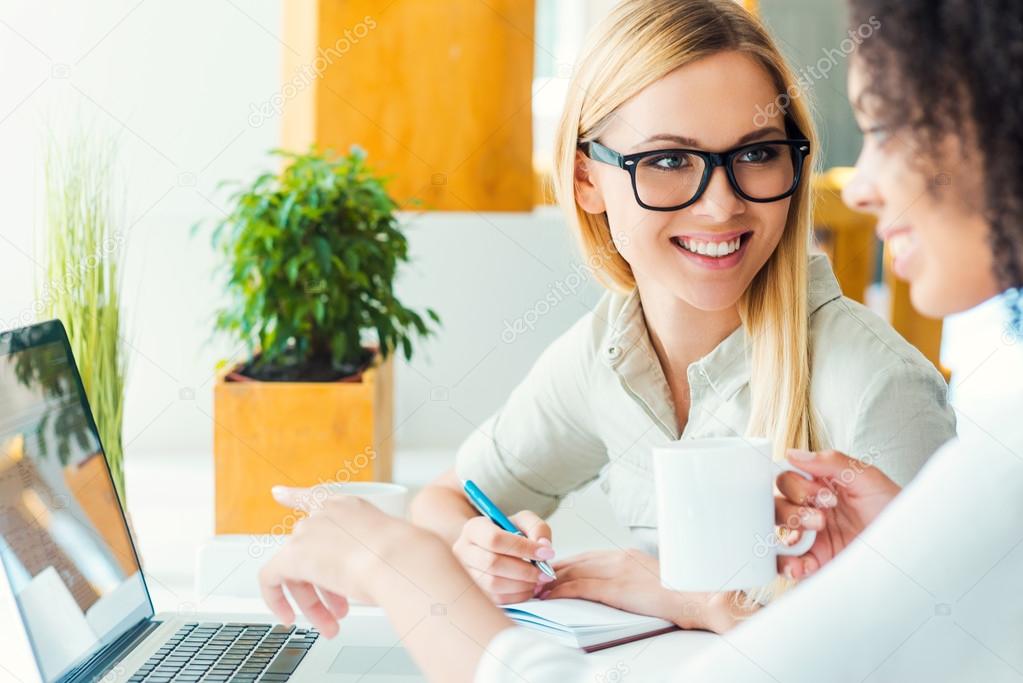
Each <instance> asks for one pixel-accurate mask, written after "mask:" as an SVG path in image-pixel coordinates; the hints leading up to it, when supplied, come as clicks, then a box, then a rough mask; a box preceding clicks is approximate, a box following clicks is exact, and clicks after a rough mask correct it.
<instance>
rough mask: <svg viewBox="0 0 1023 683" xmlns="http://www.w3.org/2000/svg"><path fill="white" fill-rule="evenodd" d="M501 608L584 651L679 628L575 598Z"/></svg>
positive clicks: (511, 604) (661, 621)
mask: <svg viewBox="0 0 1023 683" xmlns="http://www.w3.org/2000/svg"><path fill="white" fill-rule="evenodd" d="M503 608H504V611H505V613H506V614H507V615H508V617H509V618H510V619H511V620H512V621H514V622H515V623H516V624H519V625H520V626H525V627H527V628H532V629H536V630H537V631H542V632H543V633H546V634H548V635H549V636H551V637H552V638H553V639H554V640H557V641H558V642H560V643H561V644H563V645H568V646H569V647H577V648H580V649H582V650H585V651H586V652H596V651H597V650H603V649H604V648H606V647H614V646H615V645H623V644H625V643H631V642H632V641H634V640H641V639H643V638H649V637H651V636H656V635H660V634H662V633H667V632H668V631H674V630H675V629H676V628H678V627H677V626H676V625H675V624H673V623H672V622H670V621H666V620H665V619H658V618H657V617H647V616H643V615H641V614H633V613H632V612H625V611H623V610H620V609H616V608H614V607H609V606H607V605H604V604H601V603H599V602H590V601H589V600H578V599H576V598H553V599H551V600H536V599H534V600H527V601H526V602H516V603H510V604H507V605H503Z"/></svg>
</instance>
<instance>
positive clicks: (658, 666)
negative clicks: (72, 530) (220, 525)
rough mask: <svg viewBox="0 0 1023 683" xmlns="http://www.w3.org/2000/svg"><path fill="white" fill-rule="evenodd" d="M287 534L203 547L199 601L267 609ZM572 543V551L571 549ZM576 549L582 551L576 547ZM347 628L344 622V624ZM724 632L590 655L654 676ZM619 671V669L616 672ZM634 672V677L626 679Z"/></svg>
mask: <svg viewBox="0 0 1023 683" xmlns="http://www.w3.org/2000/svg"><path fill="white" fill-rule="evenodd" d="M280 542H281V539H278V538H270V537H255V538H253V537H230V538H220V539H217V540H216V541H214V542H211V543H209V544H207V545H206V546H204V547H203V548H201V549H200V551H199V558H198V562H197V566H196V594H197V595H199V596H204V597H202V599H201V601H200V602H199V603H198V604H197V605H196V610H197V613H202V612H234V613H258V612H265V611H266V607H265V606H264V605H263V602H262V601H261V600H260V599H259V598H258V596H257V588H256V575H257V573H258V571H259V567H260V566H261V565H262V564H263V563H264V562H265V561H266V559H267V558H268V557H269V556H270V555H271V554H272V553H273V552H274V551H275V550H276V548H277V547H279V544H280ZM568 550H569V549H567V548H566V554H568ZM571 552H573V553H574V552H576V549H572V550H571ZM351 614H352V615H379V614H382V610H381V609H380V608H379V607H374V606H369V605H358V604H356V605H352V607H351ZM341 628H344V623H342V624H341ZM717 637H718V636H716V635H714V634H712V633H706V632H702V631H675V632H672V633H666V634H664V635H660V636H656V637H654V638H647V639H645V640H641V641H637V642H634V643H628V644H625V645H619V646H618V647H613V648H608V649H606V650H601V651H599V652H594V653H592V654H590V655H588V656H590V657H594V658H597V659H600V660H603V661H606V662H607V671H608V672H609V673H608V676H607V681H609V682H610V681H615V680H637V681H642V680H648V678H649V677H651V676H652V674H653V672H655V671H658V670H663V669H664V668H667V667H669V666H670V665H671V664H672V663H673V662H677V661H682V660H684V659H688V658H690V657H693V656H694V655H695V654H696V653H698V652H700V651H702V650H703V649H704V648H706V647H707V646H708V645H709V644H710V643H712V642H713V641H714V640H715V639H717ZM614 672H618V676H617V677H616V675H615V673H614ZM626 676H628V678H626Z"/></svg>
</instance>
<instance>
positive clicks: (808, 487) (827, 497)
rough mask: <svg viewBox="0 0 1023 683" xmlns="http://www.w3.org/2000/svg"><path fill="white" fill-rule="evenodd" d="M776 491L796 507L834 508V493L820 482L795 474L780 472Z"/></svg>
mask: <svg viewBox="0 0 1023 683" xmlns="http://www.w3.org/2000/svg"><path fill="white" fill-rule="evenodd" d="M777 483H778V490H779V491H780V492H781V494H782V495H783V496H785V497H786V498H788V499H789V500H790V501H791V502H793V503H795V504H797V505H808V506H811V507H835V504H836V503H837V502H838V501H837V499H836V498H835V494H834V492H833V491H832V490H831V489H830V488H828V487H827V486H826V485H825V484H823V483H822V482H820V481H817V480H814V481H810V480H809V479H806V478H804V477H803V476H801V475H799V474H797V473H795V472H782V473H781V474H779V475H778V479H777Z"/></svg>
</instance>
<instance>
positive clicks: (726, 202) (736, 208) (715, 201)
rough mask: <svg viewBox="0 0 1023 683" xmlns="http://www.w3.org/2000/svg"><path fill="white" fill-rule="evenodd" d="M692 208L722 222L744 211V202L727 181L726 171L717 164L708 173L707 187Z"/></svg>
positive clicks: (700, 213)
mask: <svg viewBox="0 0 1023 683" xmlns="http://www.w3.org/2000/svg"><path fill="white" fill-rule="evenodd" d="M693 210H694V211H695V212H696V213H697V214H699V215H703V216H707V217H708V218H711V219H713V220H715V221H717V222H724V221H727V220H729V219H730V218H732V217H733V216H737V215H739V214H742V213H745V212H746V202H745V201H743V199H742V197H740V196H739V195H738V194H736V193H735V188H733V187H732V184H731V183H730V182H728V174H727V172H726V171H725V169H724V168H723V167H720V166H719V167H718V168H715V169H714V171H713V172H712V173H711V174H710V179H709V180H708V181H707V188H706V189H705V190H704V192H703V195H702V196H701V197H700V198H699V199H698V200H697V201H696V203H695V204H694V205H693Z"/></svg>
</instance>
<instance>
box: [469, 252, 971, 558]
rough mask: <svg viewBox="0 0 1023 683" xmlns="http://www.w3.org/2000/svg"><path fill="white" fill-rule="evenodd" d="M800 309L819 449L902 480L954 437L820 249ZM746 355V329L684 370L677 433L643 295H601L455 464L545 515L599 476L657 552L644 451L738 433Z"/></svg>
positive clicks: (915, 354) (900, 345)
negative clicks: (682, 414) (685, 392)
mask: <svg viewBox="0 0 1023 683" xmlns="http://www.w3.org/2000/svg"><path fill="white" fill-rule="evenodd" d="M808 304H809V305H808V312H809V327H810V342H811V367H810V372H811V377H810V403H811V406H812V407H813V410H814V412H815V415H816V417H817V421H818V425H819V427H820V429H821V431H822V432H823V433H822V434H821V436H822V437H823V440H824V442H825V444H824V445H826V446H827V447H831V448H836V449H838V450H840V451H842V452H844V453H849V454H851V455H854V456H856V457H858V458H861V459H867V458H869V462H870V463H871V464H873V465H874V466H876V467H878V468H879V469H881V470H882V471H883V472H884V473H885V474H887V475H888V476H889V477H891V478H892V480H894V481H895V482H897V483H898V484H900V485H905V484H906V483H908V482H909V481H910V480H911V479H912V478H913V477H914V476H915V475H916V474H917V472H919V471H920V468H921V467H923V465H924V463H925V462H926V460H927V458H928V457H929V456H930V455H931V454H932V453H934V452H935V451H936V450H937V449H938V447H939V446H940V445H941V444H943V443H945V442H946V441H948V440H949V439H950V438H952V437H953V436H955V416H954V414H953V412H952V410H951V408H950V407H949V405H948V403H947V401H946V390H947V387H946V385H945V381H944V379H943V378H942V377H941V375H940V374H939V373H938V371H937V370H936V369H935V367H934V365H933V364H932V363H930V361H928V360H927V359H926V358H924V357H923V356H922V355H921V354H920V352H919V351H917V349H916V348H914V347H913V346H911V345H910V344H909V343H908V342H907V341H906V340H905V339H903V338H902V337H900V336H899V334H898V333H897V332H895V330H893V329H892V328H891V326H890V325H888V324H887V323H886V322H885V321H883V320H882V319H881V318H879V317H878V316H876V315H874V313H872V312H871V311H869V310H867V309H866V308H864V307H863V306H861V305H860V304H858V303H856V302H855V301H852V300H850V299H847V298H845V297H843V296H842V290H841V289H840V288H839V285H838V281H837V280H836V279H835V275H834V273H833V272H832V270H831V265H830V264H829V263H828V260H827V257H825V256H823V255H815V256H812V257H811V258H810V262H809V282H808ZM748 349H749V340H748V338H747V336H746V333H745V331H744V330H743V329H742V328H741V327H740V328H739V329H737V330H736V331H735V332H734V333H733V334H731V335H730V336H729V337H727V338H726V339H725V340H724V341H722V342H721V343H720V344H719V345H718V346H717V347H716V348H715V349H714V350H713V351H711V352H710V353H709V354H707V355H706V356H704V357H703V358H701V359H700V360H698V361H696V362H694V363H692V364H691V365H690V366H689V368H688V380H689V388H690V410H689V421H688V422H687V424H686V425H685V428H684V429H681V428H680V427H679V425H678V420H677V418H676V416H675V407H674V403H673V401H672V396H671V391H670V389H669V387H668V383H667V380H666V379H665V377H664V372H663V370H662V369H661V365H660V362H659V361H658V358H657V354H656V353H655V351H654V349H653V345H652V343H651V341H650V335H649V332H648V330H647V327H646V321H645V319H644V316H643V309H642V305H641V302H640V299H639V295H638V293H637V292H636V291H635V290H633V291H632V293H630V294H628V295H622V294H618V293H613V292H609V293H607V294H605V295H604V297H603V298H602V299H601V300H600V302H599V303H598V304H597V306H596V308H595V309H594V310H593V311H592V312H590V313H589V314H587V315H585V316H583V317H582V318H581V319H580V320H579V321H578V322H577V323H576V324H575V325H573V326H572V328H571V329H569V330H568V331H567V332H565V334H563V335H562V336H561V337H560V338H558V339H557V340H555V341H554V343H552V344H551V345H550V346H549V347H548V348H547V349H546V350H545V351H544V353H543V354H542V355H541V356H540V358H539V359H538V360H537V362H536V364H535V365H534V367H533V368H532V370H531V371H530V372H529V374H528V376H527V377H526V378H525V379H524V380H523V381H522V383H521V384H520V385H519V386H517V387H516V388H515V390H514V391H513V392H512V393H511V395H510V396H509V397H508V400H507V401H506V402H505V404H504V405H503V406H502V407H501V408H500V409H499V410H498V411H497V412H496V413H495V414H494V415H492V416H491V417H490V418H489V419H488V420H487V421H486V422H485V423H484V424H483V425H481V426H480V428H479V429H477V430H476V431H475V432H474V433H473V434H472V435H470V436H469V438H468V439H467V440H466V442H465V443H464V444H462V446H461V448H460V449H459V451H458V454H457V457H456V464H455V471H456V473H457V475H458V477H459V478H460V479H472V480H473V481H474V482H475V483H476V484H477V485H478V486H479V487H480V488H481V489H483V490H484V491H485V492H486V493H487V495H488V496H489V497H490V498H491V499H492V500H493V501H494V502H495V503H496V504H497V506H498V507H500V508H501V509H502V510H506V511H509V512H518V511H519V510H532V511H533V512H535V513H537V514H539V515H540V516H544V517H546V516H547V515H549V514H551V513H552V512H554V510H555V509H556V508H557V507H558V505H559V504H560V502H561V500H562V499H563V498H564V497H565V496H567V495H568V494H570V493H571V492H573V491H575V490H577V489H579V488H581V487H582V486H584V485H586V484H587V483H589V482H591V481H593V480H594V479H599V482H600V486H601V487H602V488H603V490H604V491H605V493H606V494H607V496H608V499H609V501H610V504H611V507H612V509H613V510H614V513H615V515H616V516H617V518H618V520H619V521H620V522H621V523H622V525H623V526H625V527H627V528H629V529H630V531H631V535H632V541H633V543H634V544H635V545H636V546H637V547H638V548H640V549H642V550H643V551H645V552H647V553H648V554H651V555H656V554H657V507H656V496H655V495H654V479H653V463H652V461H651V451H652V449H653V448H655V447H658V446H664V445H666V444H668V443H670V442H672V441H677V440H678V439H680V438H685V439H694V438H708V437H719V436H742V435H744V434H746V425H747V423H748V422H749V417H750V409H751V397H750V359H749V354H748Z"/></svg>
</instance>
